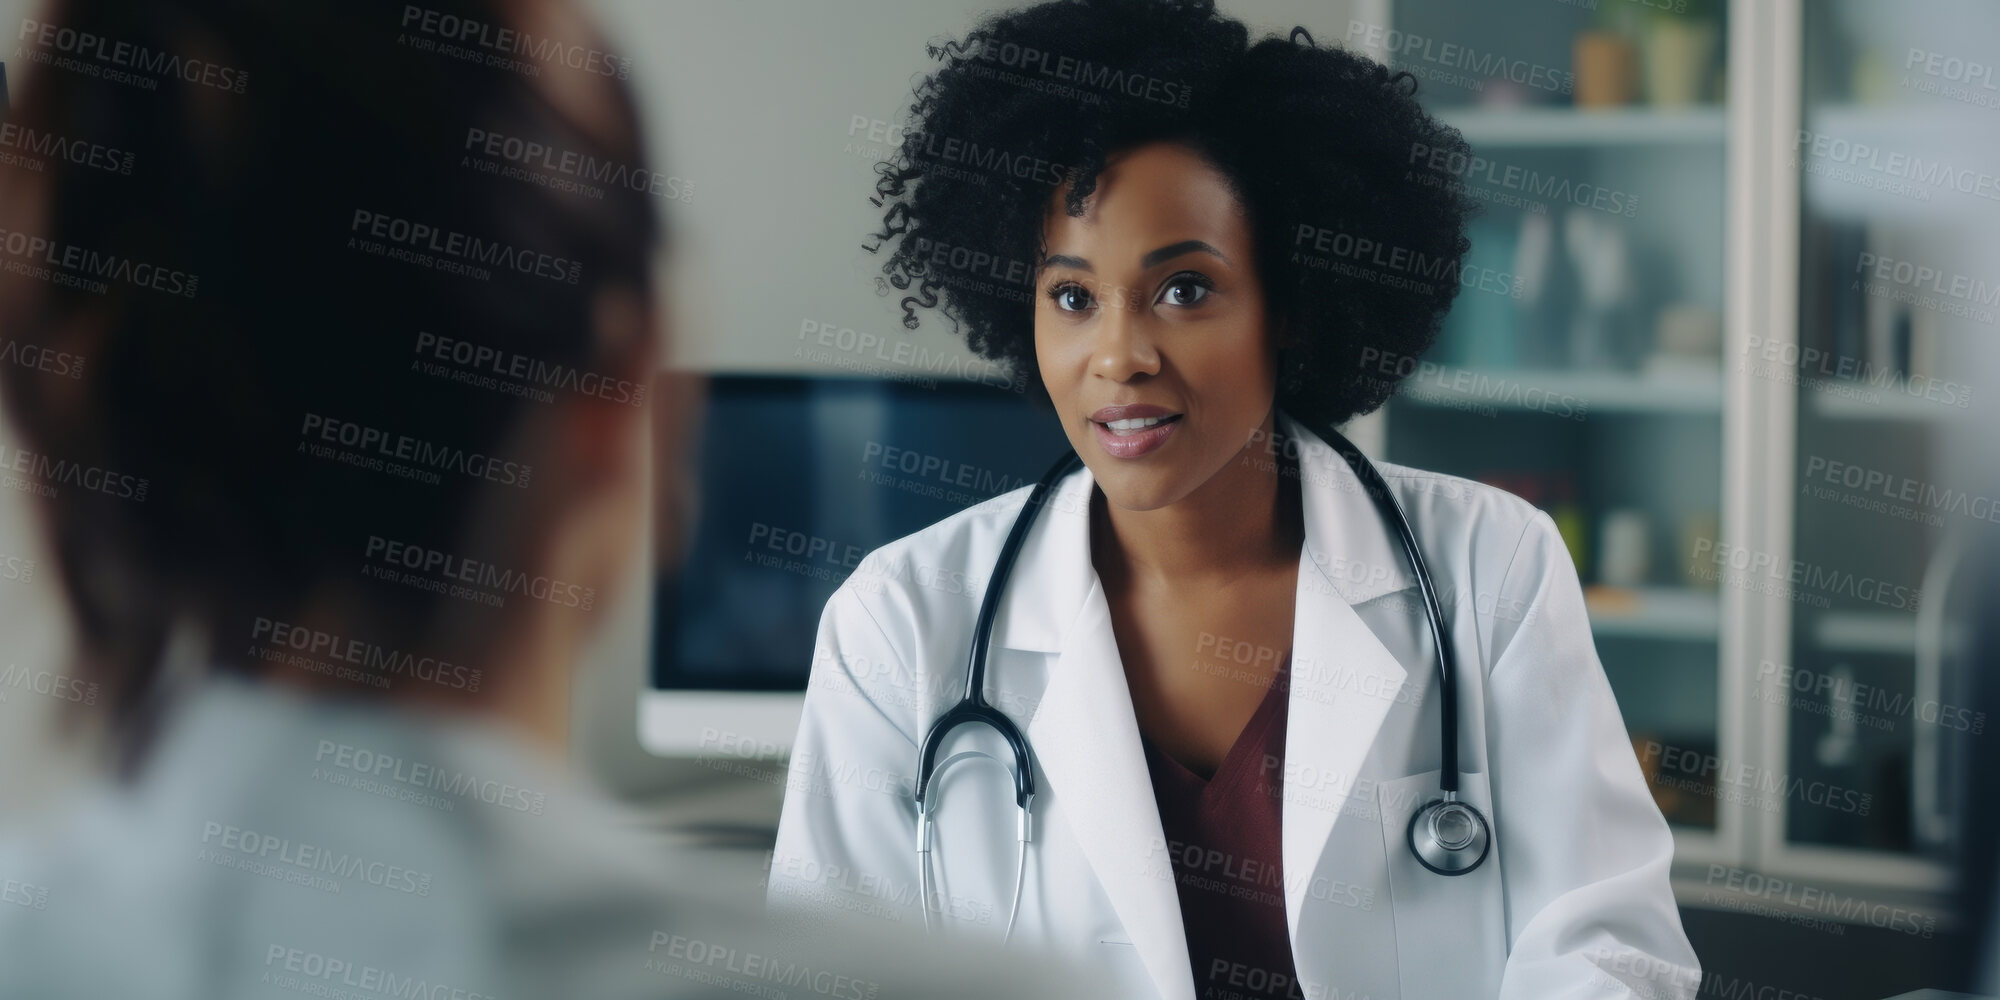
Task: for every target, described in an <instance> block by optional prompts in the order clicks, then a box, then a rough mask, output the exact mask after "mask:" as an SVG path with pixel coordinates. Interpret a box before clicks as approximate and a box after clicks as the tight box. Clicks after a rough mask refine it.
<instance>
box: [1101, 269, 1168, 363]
mask: <svg viewBox="0 0 2000 1000" xmlns="http://www.w3.org/2000/svg"><path fill="white" fill-rule="evenodd" d="M1100 301H1101V302H1102V303H1103V308H1102V309H1101V310H1100V311H1099V313H1098V316H1099V318H1098V321H1097V323H1096V329H1095V330H1094V331H1092V334H1093V342H1092V344H1091V358H1090V369H1091V373H1092V374H1094V375H1099V376H1102V377H1104V378H1108V379H1111V380H1112V381H1115V382H1129V381H1131V380H1132V379H1134V378H1137V377H1138V376H1141V375H1158V374H1159V373H1160V352H1159V348H1158V345H1156V344H1155V343H1154V342H1153V330H1152V326H1151V324H1150V322H1149V320H1150V317H1149V316H1147V314H1146V312H1145V310H1144V308H1143V303H1142V302H1140V301H1138V300H1136V299H1135V298H1134V296H1133V295H1132V294H1131V293H1128V292H1123V291H1121V292H1118V293H1115V294H1106V295H1105V296H1104V297H1103V299H1101V300H1100Z"/></svg>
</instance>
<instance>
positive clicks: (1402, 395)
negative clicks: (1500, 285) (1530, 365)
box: [1396, 369, 1722, 420]
mask: <svg viewBox="0 0 2000 1000" xmlns="http://www.w3.org/2000/svg"><path fill="white" fill-rule="evenodd" d="M1396 398H1397V399H1399V400H1402V401H1404V402H1406V403H1409V404H1410V405H1413V406H1424V407H1434V408H1439V409H1454V410H1469V411H1473V412H1478V411H1479V410H1481V409H1493V410H1510V411H1522V412H1529V411H1541V412H1545V413H1549V414H1550V415H1552V416H1557V417H1564V418H1568V419H1576V420H1581V419H1585V418H1587V417H1589V416H1590V415H1591V414H1595V413H1705V414H1711V415H1713V414H1719V413H1721V412H1722V375H1721V374H1720V373H1719V372H1714V373H1703V374H1695V373H1672V374H1653V375H1632V374H1627V373H1623V372H1575V371H1560V370H1553V371H1552V370H1539V371H1537V370H1509V369H1458V370H1450V369H1447V370H1445V371H1443V372H1441V373H1438V374H1435V375H1424V376H1417V377H1413V378H1411V379H1410V380H1409V381H1406V382H1404V383H1403V385H1402V388H1400V389H1399V390H1398V391H1397V393H1396Z"/></svg>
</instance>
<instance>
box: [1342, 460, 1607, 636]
mask: <svg viewBox="0 0 2000 1000" xmlns="http://www.w3.org/2000/svg"><path fill="white" fill-rule="evenodd" d="M1377 467H1378V468H1379V469H1380V470H1381V473H1382V477H1383V479H1384V481H1386V482H1387V483H1389V486H1390V489H1391V490H1393V491H1394V493H1395V495H1396V499H1397V501H1398V502H1399V503H1401V504H1402V506H1403V511H1404V513H1405V514H1406V515H1407V516H1408V518H1409V520H1410V524H1411V527H1412V528H1413V529H1414V530H1415V532H1416V534H1417V539H1418V543H1419V544H1420V545H1421V546H1422V548H1423V552H1424V556H1425V559H1426V561H1427V562H1428V563H1429V565H1430V567H1431V574H1432V577H1433V580H1434V582H1435V583H1436V585H1437V587H1438V589H1439V591H1440V593H1439V594H1438V600H1439V601H1440V603H1442V604H1444V605H1445V611H1446V612H1447V613H1448V614H1450V613H1453V612H1460V613H1462V612H1467V611H1469V612H1471V613H1472V614H1474V615H1476V616H1477V618H1478V621H1479V626H1480V632H1481V633H1482V634H1483V635H1484V636H1486V637H1487V638H1488V640H1489V641H1491V642H1492V643H1493V645H1490V646H1488V647H1487V648H1489V649H1493V648H1498V647H1499V646H1502V645H1504V644H1505V640H1506V639H1507V638H1508V637H1510V636H1512V635H1513V634H1514V633H1515V632H1517V631H1518V630H1519V629H1521V628H1523V627H1527V626H1529V625H1532V624H1534V623H1535V622H1536V621H1537V619H1538V617H1539V616H1540V615H1541V612H1542V608H1541V606H1540V605H1541V603H1542V602H1541V600H1540V599H1541V597H1542V595H1543V594H1544V593H1545V591H1546V590H1547V588H1548V587H1549V586H1550V585H1552V584H1557V585H1562V586H1564V587H1566V588H1568V589H1571V590H1577V589H1580V587H1579V584H1578V583H1577V575H1576V568H1575V565H1574V563H1573V562H1572V561H1571V560H1570V558H1569V556H1568V549H1567V547H1566V545H1565V544H1564V541H1563V538H1562V534H1561V532H1560V531H1559V530H1558V529H1557V528H1556V524H1555V521H1554V520H1553V519H1552V518H1550V517H1549V515H1548V513H1547V512H1546V511H1543V510H1542V509H1541V508H1539V507H1536V506H1535V505H1534V504H1532V503H1529V502H1528V501H1527V500H1524V499H1522V498H1521V497H1519V496H1516V495H1514V494H1513V493H1510V492H1508V491H1507V490H1504V489H1501V488H1500V487H1498V486H1493V485H1490V484H1487V483H1482V482H1478V481H1476V480H1472V479H1465V478H1462V477H1459V476H1452V475H1447V474H1445V473H1441V472H1431V471H1428V470H1424V469H1415V468H1410V467H1408V466H1401V465H1395V464H1392V463H1387V462H1381V463H1377ZM1557 554H1560V556H1561V558H1559V559H1558V558H1555V556H1556V555H1557ZM1410 594H1411V597H1412V599H1414V598H1415V591H1414V590H1412V591H1410Z"/></svg>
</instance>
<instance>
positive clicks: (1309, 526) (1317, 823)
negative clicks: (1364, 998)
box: [1282, 418, 1412, 988]
mask: <svg viewBox="0 0 2000 1000" xmlns="http://www.w3.org/2000/svg"><path fill="white" fill-rule="evenodd" d="M1284 425H1285V426H1286V428H1287V430H1288V431H1289V432H1290V433H1291V434H1293V435H1294V436H1295V437H1296V438H1297V440H1298V441H1299V443H1300V448H1299V469H1300V475H1301V477H1302V482H1303V484H1304V487H1303V490H1302V497H1303V500H1304V504H1303V506H1304V514H1305V528H1306V541H1305V548H1304V551H1303V552H1302V553H1301V556H1300V559H1299V586H1298V596H1297V599H1296V604H1295V607H1296V609H1297V611H1296V617H1295V618H1294V621H1293V625H1292V667H1291V671H1290V673H1291V693H1290V695H1289V698H1288V700H1287V702H1286V712H1287V713H1288V714H1287V717H1286V726H1285V763H1286V773H1285V778H1286V794H1285V798H1284V806H1283V823H1282V825H1283V833H1282V839H1283V844H1282V849H1283V860H1284V871H1285V912H1286V916H1287V918H1288V923H1289V925H1290V927H1291V932H1292V948H1293V955H1294V960H1295V961H1296V962H1297V963H1298V965H1299V972H1300V974H1301V975H1304V976H1310V977H1311V978H1318V979H1320V980H1321V981H1322V982H1323V981H1324V972H1321V971H1320V970H1324V969H1325V967H1326V956H1323V955H1314V954H1309V953H1308V945H1309V942H1302V941H1301V940H1300V938H1299V922H1300V911H1301V909H1302V908H1303V906H1304V904H1305V900H1306V899H1307V898H1308V893H1309V890H1310V888H1311V886H1312V884H1313V878H1314V876H1315V874H1316V873H1317V872H1318V869H1319V865H1320V864H1321V862H1322V861H1323V860H1325V859H1324V854H1325V849H1326V844H1327V840H1328V838H1329V837H1330V836H1331V835H1332V832H1333V828H1334V824H1335V822H1336V821H1337V820H1339V819H1340V818H1341V815H1342V813H1343V812H1348V813H1349V815H1350V818H1349V819H1348V822H1359V821H1366V822H1369V823H1371V824H1373V823H1375V822H1377V821H1376V820H1375V819H1374V818H1373V807H1374V803H1373V802H1372V801H1370V799H1369V796H1368V789H1369V788H1370V787H1372V786H1368V785H1357V779H1358V778H1359V777H1360V776H1361V774H1362V765H1363V763H1364V762H1365V761H1366V760H1367V758H1368V755H1369V752H1370V750H1371V749H1372V748H1373V746H1374V743H1375V736H1376V733H1377V732H1378V731H1379V730H1380V729H1381V728H1382V722H1383V720H1384V719H1385V718H1386V717H1387V715H1388V713H1389V708H1390V706H1392V705H1393V704H1395V698H1396V693H1397V691H1398V690H1399V689H1400V688H1401V687H1402V684H1403V681H1404V679H1405V677H1406V676H1407V672H1406V670H1405V669H1404V667H1403V665H1402V664H1401V663H1398V662H1397V660H1396V657H1395V655H1394V654H1392V653H1391V652H1390V651H1389V649H1388V648H1387V647H1386V646H1384V645H1383V644H1382V641H1381V640H1380V639H1378V638H1376V636H1375V633H1374V632H1373V631H1371V630H1370V629H1369V628H1368V626H1367V624H1366V623H1364V622H1363V621H1362V620H1361V617H1360V616H1359V615H1358V614H1356V613H1355V611H1354V608H1353V605H1354V604H1359V603H1362V602H1363V601H1366V600H1369V599H1372V598H1374V597H1378V596H1381V595H1382V594H1385V593H1391V592H1393V591H1395V590H1398V589H1400V588H1401V587H1402V586H1404V585H1407V584H1408V583H1409V582H1411V580H1412V578H1411V577H1409V576H1408V575H1407V574H1406V572H1404V570H1403V568H1402V565H1401V559H1400V554H1399V553H1397V552H1396V551H1395V550H1393V549H1391V548H1390V540H1391V538H1392V535H1391V533H1390V532H1391V529H1390V528H1389V526H1388V524H1387V523H1386V522H1384V521H1383V520H1382V517H1381V515H1380V513H1379V512H1378V511H1377V510H1376V509H1375V507H1374V503H1373V501H1372V500H1370V499H1369V497H1368V494H1367V492H1366V491H1365V490H1363V489H1362V488H1361V484H1360V480H1359V478H1358V477H1356V476H1355V474H1354V471H1353V470H1352V469H1350V468H1349V467H1348V465H1347V463H1346V461H1345V460H1343V459H1342V458H1341V457H1340V456H1339V455H1338V454H1337V453H1336V452H1334V451H1333V450H1332V449H1331V448H1330V447H1328V446H1326V445H1325V443H1324V442H1322V441H1320V439H1319V438H1318V437H1317V436H1316V435H1313V434H1311V433H1310V432H1309V431H1306V430H1305V429H1304V428H1303V427H1301V426H1299V425H1298V424H1296V423H1295V422H1293V421H1291V420H1289V418H1287V419H1286V420H1285V421H1284ZM1357 787H1358V788H1359V789H1360V792H1359V793H1358V795H1357ZM1350 800H1353V801H1350ZM1357 959H1358V960H1360V961H1367V959H1365V958H1360V957H1359V956H1357ZM1309 968H1310V969H1313V970H1314V971H1315V973H1318V975H1313V974H1309V973H1308V971H1307V970H1308V969H1309ZM1331 971H1333V972H1335V973H1336V974H1338V971H1339V970H1331ZM1343 988H1347V987H1345V986H1343Z"/></svg>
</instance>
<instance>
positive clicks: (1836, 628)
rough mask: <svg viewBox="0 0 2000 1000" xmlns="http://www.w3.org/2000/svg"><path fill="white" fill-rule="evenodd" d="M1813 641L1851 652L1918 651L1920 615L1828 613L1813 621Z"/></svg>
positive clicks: (1863, 612) (1823, 645)
mask: <svg viewBox="0 0 2000 1000" xmlns="http://www.w3.org/2000/svg"><path fill="white" fill-rule="evenodd" d="M1813 642H1814V643H1816V644H1817V645H1818V646H1819V647H1820V648H1822V649H1830V650H1831V649H1837V650H1841V651H1843V652H1850V653H1900V654H1903V655H1910V654H1911V653H1913V652H1914V651H1915V650H1916V648H1917V616H1915V615H1913V614H1908V613H1906V612H1899V611H1829V612H1827V613H1826V614H1823V615H1820V616H1819V617H1818V618H1817V619H1815V620H1814V621H1813Z"/></svg>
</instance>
